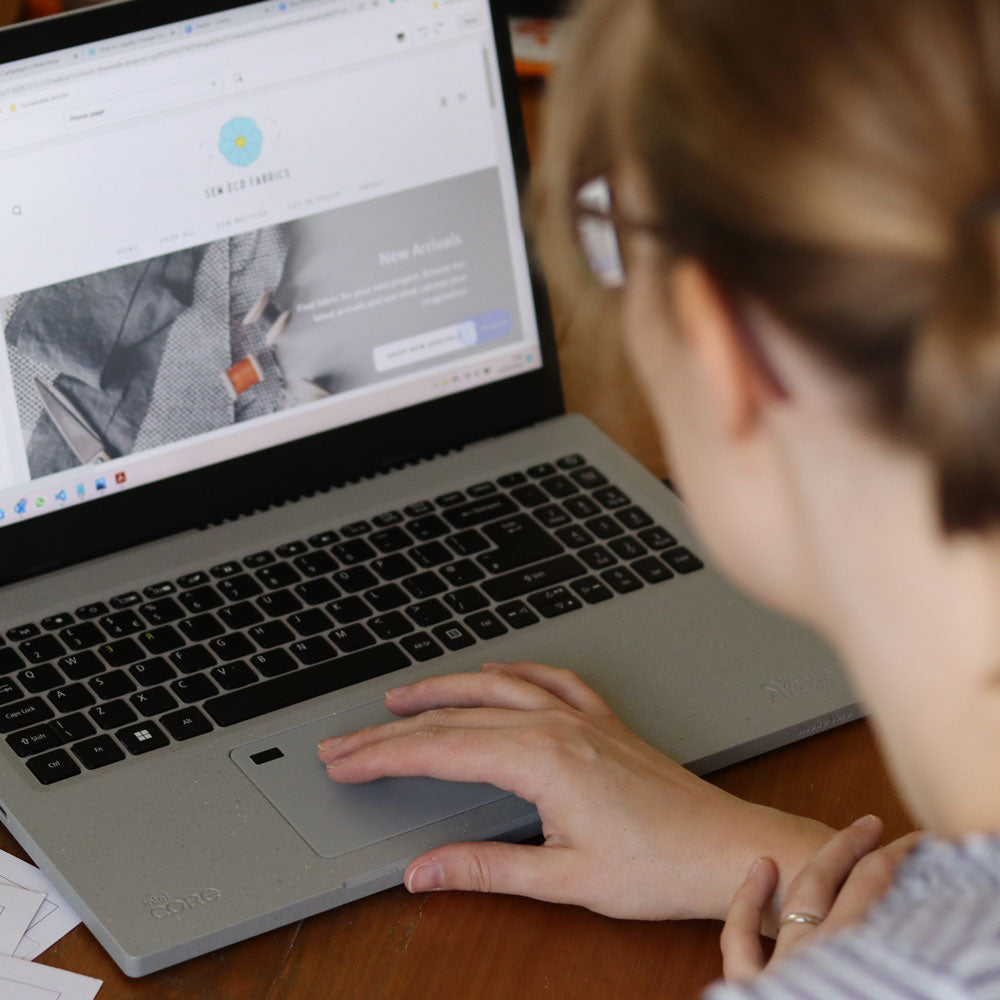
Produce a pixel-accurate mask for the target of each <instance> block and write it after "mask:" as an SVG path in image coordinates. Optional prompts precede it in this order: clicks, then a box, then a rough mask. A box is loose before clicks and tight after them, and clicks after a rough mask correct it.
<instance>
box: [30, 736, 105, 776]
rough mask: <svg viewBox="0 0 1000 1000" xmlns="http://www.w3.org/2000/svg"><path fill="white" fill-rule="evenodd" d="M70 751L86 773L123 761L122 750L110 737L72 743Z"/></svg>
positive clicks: (96, 737) (98, 737) (97, 737)
mask: <svg viewBox="0 0 1000 1000" xmlns="http://www.w3.org/2000/svg"><path fill="white" fill-rule="evenodd" d="M70 749H71V750H72V751H73V753H74V754H75V755H76V756H77V758H78V759H79V761H80V763H81V764H83V766H84V767H85V768H86V769H87V770H88V771H96V770H97V768H99V767H104V766H105V765H106V764H116V763H117V762H118V761H120V760H124V759H125V754H124V752H123V751H122V748H121V747H120V746H118V744H117V743H115V741H114V740H113V739H112V738H111V737H110V736H95V737H94V738H93V739H90V740H83V741H82V742H80V743H74V744H73V746H71V747H70ZM29 767H30V764H29ZM78 773H79V772H78Z"/></svg>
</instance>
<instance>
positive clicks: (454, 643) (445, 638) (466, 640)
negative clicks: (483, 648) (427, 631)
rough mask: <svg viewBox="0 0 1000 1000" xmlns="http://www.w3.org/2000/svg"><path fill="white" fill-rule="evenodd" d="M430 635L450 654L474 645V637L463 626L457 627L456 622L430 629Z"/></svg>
mask: <svg viewBox="0 0 1000 1000" xmlns="http://www.w3.org/2000/svg"><path fill="white" fill-rule="evenodd" d="M431 634H432V635H433V636H434V638H435V639H437V640H438V641H439V642H441V643H443V644H444V645H445V646H447V647H448V649H450V650H451V651H452V652H457V651H458V650H460V649H465V648H467V647H468V646H474V645H475V644H476V640H475V637H474V636H473V635H472V634H471V633H470V632H469V630H468V629H467V628H466V627H465V626H464V625H459V624H458V622H446V623H445V624H444V625H438V626H437V627H435V628H433V629H431Z"/></svg>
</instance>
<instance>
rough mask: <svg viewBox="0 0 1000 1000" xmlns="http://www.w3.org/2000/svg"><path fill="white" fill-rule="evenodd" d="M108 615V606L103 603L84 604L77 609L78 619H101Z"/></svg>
mask: <svg viewBox="0 0 1000 1000" xmlns="http://www.w3.org/2000/svg"><path fill="white" fill-rule="evenodd" d="M107 613H108V606H107V605H106V604H105V603H104V602H103V601H95V602H94V603H93V604H84V605H83V607H81V608H77V609H76V617H77V618H85V619H87V618H100V616H101V615H106V614H107Z"/></svg>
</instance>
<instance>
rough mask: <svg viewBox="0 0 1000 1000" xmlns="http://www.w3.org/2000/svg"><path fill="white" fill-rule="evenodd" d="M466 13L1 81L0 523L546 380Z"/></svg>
mask: <svg viewBox="0 0 1000 1000" xmlns="http://www.w3.org/2000/svg"><path fill="white" fill-rule="evenodd" d="M491 31H492V24H491V20H490V14H489V9H488V5H487V4H486V3H485V2H484V0H451V2H449V0H395V2H393V0H354V2H351V3H345V2H343V0H281V2H277V0H270V2H266V3H260V4H253V5H249V6H247V7H240V8H236V9H234V10H232V11H228V12H222V13H219V14H215V15H210V16H208V17H205V18H201V19H196V20H194V21H192V22H188V23H177V24H174V25H168V26H165V27H164V28H162V29H156V30H154V31H146V32H142V33H137V34H135V35H129V36H122V37H120V38H114V39H107V40H105V41H103V42H100V43H95V44H92V45H88V46H86V47H83V48H77V49H74V50H67V51H66V52H61V53H55V54H50V55H48V56H45V57H39V58H38V59H35V60H24V61H23V62H22V63H8V64H5V65H3V66H0V150H2V152H0V161H2V170H3V173H4V178H5V197H6V200H7V204H3V203H0V213H2V215H3V216H4V218H3V225H2V226H0V259H3V260H4V261H5V266H4V268H3V269H2V272H0V328H2V332H3V342H4V344H5V345H6V350H5V351H0V421H2V434H0V510H2V511H3V516H2V518H0V525H2V524H4V523H13V522H16V521H17V520H20V519H23V518H25V517H29V516H35V515H37V514H39V513H46V512H48V511H50V510H58V509H60V507H63V506H66V505H67V504H73V503H79V502H82V501H86V500H90V499H93V498H95V497H97V496H100V495H101V494H103V493H106V492H109V491H114V490H116V489H123V488H129V487H131V486H134V485H140V484H142V483H146V482H151V481H154V480H156V479H159V478H163V477H166V476H171V475H175V474H179V473H183V472H187V471H190V470H192V469H196V468H199V467H202V466H204V465H206V464H209V463H212V462H217V461H221V460H225V459H227V458H231V457H235V456H238V455H244V454H247V453H250V452H252V451H255V450H258V449H262V448H267V447H270V446H273V445H276V444H280V443H283V442H286V441H289V440H292V439H295V438H298V437H302V436H306V435H309V434H314V433H318V432H320V431H323V430H326V429H329V428H333V427H337V426H343V425H345V424H348V423H351V422H353V421H357V420H361V419H365V418H367V417H371V416H375V415H377V414H380V413H384V412H388V411H391V410H396V409H400V408H402V407H405V406H409V405H413V404H416V403H420V402H424V401H426V400H429V399H432V398H436V397H438V396H442V395H445V394H448V393H452V392H456V391H460V390H463V389H466V388H469V387H470V386H471V385H475V384H482V383H484V382H489V381H495V380H497V379H502V378H506V377H509V376H511V375H514V374H518V373H520V372H523V371H525V370H528V369H530V368H536V367H538V366H539V364H540V360H539V356H538V355H539V352H538V330H537V326H536V323H535V318H534V311H533V305H532V296H531V289H530V279H529V274H528V263H527V254H526V250H525V246H524V239H523V234H522V232H521V227H520V221H519V213H518V192H517V187H516V180H515V176H514V169H513V162H512V157H511V153H510V149H509V145H508V139H507V126H506V118H505V112H504V108H503V104H502V97H501V95H500V80H499V72H498V68H497V66H496V65H495V57H494V55H493V46H492V40H491V34H490V33H491Z"/></svg>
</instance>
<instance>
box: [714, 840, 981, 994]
mask: <svg viewBox="0 0 1000 1000" xmlns="http://www.w3.org/2000/svg"><path fill="white" fill-rule="evenodd" d="M873 996H878V997H883V996H884V997H897V996H898V997H907V998H927V1000H931V998H933V1000H942V998H954V1000H959V998H967V1000H987V998H990V1000H993V998H998V997H1000V837H995V836H989V837H987V836H980V837H970V838H967V839H965V840H962V841H958V842H954V843H949V842H943V841H935V840H930V839H928V840H927V841H925V842H924V843H923V844H921V845H920V847H918V848H917V850H916V851H915V852H914V853H913V854H912V855H911V856H910V857H909V858H907V860H906V861H905V862H904V863H903V865H901V866H900V870H899V872H898V873H897V877H896V880H895V883H894V885H893V887H892V889H890V891H889V893H888V894H887V895H886V897H885V899H884V900H883V901H882V902H881V903H879V905H878V906H877V907H875V909H874V910H873V911H872V912H871V914H870V915H869V917H868V919H867V920H866V921H865V922H864V923H863V924H861V925H859V926H857V927H854V928H851V929H850V930H848V931H845V932H843V933H840V934H838V935H836V936H834V937H831V938H828V939H826V940H821V941H819V942H817V943H816V944H815V945H813V946H811V947H806V948H803V949H802V950H801V951H799V952H797V953H796V954H794V955H792V956H791V957H790V958H788V959H787V960H785V961H784V962H782V963H780V964H779V965H778V966H777V967H776V968H775V969H774V970H773V971H770V970H769V971H768V972H766V973H765V974H764V975H762V976H760V977H759V978H758V979H756V980H754V981H753V982H751V983H746V984H735V985H724V986H723V985H719V986H716V987H714V988H712V989H711V990H709V992H708V993H707V994H706V1000H751V998H754V1000H770V998H775V1000H777V998H779V997H780V998H782V1000H793V998H797V997H803V998H805V997H809V998H817V997H822V998H831V1000H832V998H839V997H844V998H847V997H850V998H853V1000H856V998H857V997H873Z"/></svg>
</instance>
